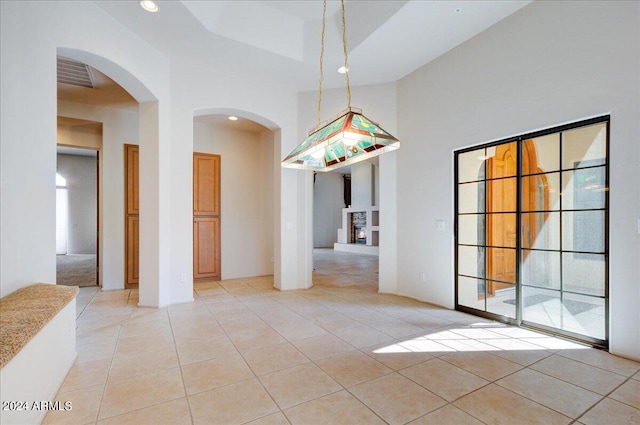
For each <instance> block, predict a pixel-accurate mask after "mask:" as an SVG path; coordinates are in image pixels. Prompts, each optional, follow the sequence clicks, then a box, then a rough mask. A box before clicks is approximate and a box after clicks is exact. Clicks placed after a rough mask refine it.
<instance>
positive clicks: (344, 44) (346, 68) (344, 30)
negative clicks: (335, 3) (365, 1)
mask: <svg viewBox="0 0 640 425" xmlns="http://www.w3.org/2000/svg"><path fill="white" fill-rule="evenodd" d="M325 1H326V0H325ZM340 5H341V7H342V49H343V50H344V71H345V72H344V77H345V79H346V80H347V99H348V102H347V107H348V108H351V85H350V84H349V64H348V63H347V22H346V20H345V17H344V0H340ZM323 29H324V28H323Z"/></svg>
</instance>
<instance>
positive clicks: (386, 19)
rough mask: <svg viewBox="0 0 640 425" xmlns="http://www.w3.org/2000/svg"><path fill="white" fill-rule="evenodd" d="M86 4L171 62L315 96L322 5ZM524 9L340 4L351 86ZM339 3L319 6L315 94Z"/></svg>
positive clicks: (330, 68) (407, 68) (333, 44)
mask: <svg viewBox="0 0 640 425" xmlns="http://www.w3.org/2000/svg"><path fill="white" fill-rule="evenodd" d="M95 3H96V4H97V5H98V6H99V7H101V8H102V9H104V10H105V11H106V12H107V13H109V14H110V15H111V16H113V17H114V18H115V19H117V20H118V21H120V22H122V23H123V24H124V25H125V26H127V27H128V28H129V29H131V30H132V31H134V32H135V33H137V34H138V35H139V36H140V37H141V38H143V39H144V40H146V41H147V42H148V43H149V44H151V45H152V46H153V47H154V48H156V49H157V50H158V51H160V52H162V53H163V54H164V55H165V56H167V57H168V58H170V59H172V60H180V61H189V63H192V64H193V65H202V66H211V67H214V68H222V67H224V68H226V69H230V70H231V71H232V72H233V70H240V69H242V70H243V72H249V73H251V72H253V73H255V75H256V76H257V77H258V76H259V77H260V78H261V79H264V77H265V76H268V77H271V78H273V79H274V80H276V81H280V82H282V83H286V84H288V85H290V86H293V87H294V88H295V89H296V90H300V91H303V90H315V89H316V88H317V87H316V86H317V82H318V76H319V65H318V59H319V52H320V28H321V18H322V1H320V0H298V1H296V0H288V1H272V0H268V1H257V0H253V1H245V0H233V1H222V0H219V1H205V0H195V1H187V0H182V1H159V2H157V3H158V7H159V11H158V12H157V13H149V12H146V11H145V10H143V9H142V8H141V7H140V6H139V5H138V2H137V1H109V0H96V1H95ZM528 3H530V1H529V0H521V1H509V0H500V1H482V0H471V1H427V0H411V1H404V0H393V1H388V0H387V1H385V0H374V1H368V0H346V1H345V4H346V6H345V8H346V27H347V45H348V49H349V69H350V70H351V71H350V74H349V76H350V80H351V84H352V85H365V84H378V83H385V82H392V81H397V80H398V79H400V78H402V77H404V76H406V75H407V74H409V73H411V72H413V71H414V70H416V69H417V68H419V67H420V66H422V65H424V64H425V63H427V62H429V61H431V60H433V59H435V58H436V57H438V56H440V55H441V54H443V53H445V52H446V51H448V50H450V49H452V48H454V47H455V46H457V45H459V44H460V43H463V42H464V41H466V40H468V39H470V38H471V37H473V36H474V35H476V34H478V33H480V32H482V31H483V30H485V29H487V28H488V27H490V26H491V25H493V24H495V23H496V22H498V21H500V20H501V19H504V18H505V17H506V16H508V15H510V14H512V13H513V12H515V11H517V10H518V9H520V8H522V7H524V6H526V5H527V4H528ZM343 60H344V59H343V54H342V45H341V25H340V2H339V1H335V0H330V1H328V4H327V26H326V39H325V58H324V63H325V73H326V76H325V87H326V88H330V87H341V86H343V85H344V77H343V76H342V75H340V74H338V73H337V72H336V70H337V68H338V67H339V66H340V65H341V64H342V63H343Z"/></svg>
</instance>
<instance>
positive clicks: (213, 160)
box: [193, 153, 222, 281]
mask: <svg viewBox="0 0 640 425" xmlns="http://www.w3.org/2000/svg"><path fill="white" fill-rule="evenodd" d="M220 264H221V256H220V155H212V154H205V153H194V154H193V278H194V280H197V281H205V280H220V278H221V275H222V273H221V270H220Z"/></svg>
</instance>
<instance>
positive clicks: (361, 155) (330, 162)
mask: <svg viewBox="0 0 640 425" xmlns="http://www.w3.org/2000/svg"><path fill="white" fill-rule="evenodd" d="M340 5H341V11H342V49H343V53H344V65H343V66H342V67H341V68H343V70H344V71H345V72H344V75H345V81H346V89H347V109H346V110H344V111H343V112H341V113H340V114H339V115H338V117H337V118H335V119H333V120H331V121H329V122H327V123H323V124H322V125H321V123H320V109H321V106H322V82H323V81H324V69H323V59H324V34H325V28H326V15H327V0H324V1H323V3H322V36H321V42H320V83H319V88H318V121H317V125H316V127H315V129H313V130H312V131H311V132H310V133H309V136H308V137H307V138H306V139H305V140H304V141H303V142H302V143H300V144H299V145H298V146H297V147H296V148H295V149H294V150H293V151H291V153H290V154H289V155H288V156H287V157H286V158H285V159H284V160H283V161H282V164H281V165H282V166H283V167H285V168H297V169H301V170H314V171H330V170H334V169H336V168H340V167H344V166H346V165H351V164H354V163H356V162H360V161H363V160H365V159H369V158H373V157H375V156H378V155H382V154H383V153H385V152H390V151H393V150H396V149H398V148H399V147H400V141H399V140H398V139H396V138H395V137H393V136H392V135H391V134H389V133H387V132H386V131H384V130H383V129H382V128H381V127H380V126H379V125H378V124H376V123H374V122H373V121H371V120H370V119H369V118H367V117H365V116H364V115H362V110H361V109H357V108H352V107H351V86H350V85H349V72H348V71H349V67H348V59H347V37H346V34H347V30H346V27H347V26H346V20H345V13H344V0H340ZM338 72H340V71H338Z"/></svg>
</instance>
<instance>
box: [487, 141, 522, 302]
mask: <svg viewBox="0 0 640 425" xmlns="http://www.w3.org/2000/svg"><path fill="white" fill-rule="evenodd" d="M517 149H518V147H517V144H516V143H515V142H513V143H508V144H504V145H499V146H497V147H496V153H495V156H494V157H493V158H490V159H489V160H488V161H487V179H497V180H488V181H487V212H488V213H493V214H488V215H487V245H488V246H490V247H491V246H493V248H487V279H488V284H487V293H488V294H490V295H493V294H495V291H496V290H498V289H503V288H509V287H511V285H508V284H502V283H498V282H494V281H493V279H495V280H500V281H505V282H512V283H515V278H516V250H515V248H516V238H517V229H516V223H517V220H516V208H517V190H516V188H517V177H516V176H517V166H518V163H517V158H518V153H517V152H518V150H517Z"/></svg>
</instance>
